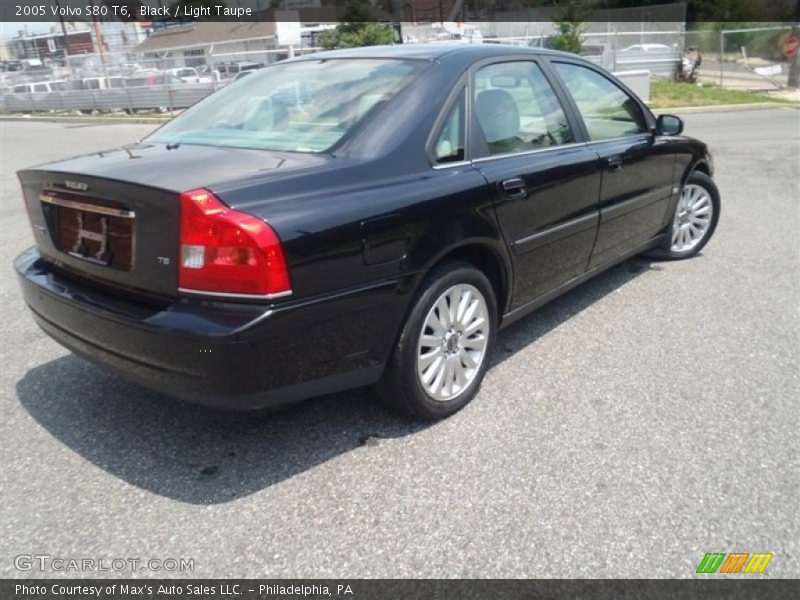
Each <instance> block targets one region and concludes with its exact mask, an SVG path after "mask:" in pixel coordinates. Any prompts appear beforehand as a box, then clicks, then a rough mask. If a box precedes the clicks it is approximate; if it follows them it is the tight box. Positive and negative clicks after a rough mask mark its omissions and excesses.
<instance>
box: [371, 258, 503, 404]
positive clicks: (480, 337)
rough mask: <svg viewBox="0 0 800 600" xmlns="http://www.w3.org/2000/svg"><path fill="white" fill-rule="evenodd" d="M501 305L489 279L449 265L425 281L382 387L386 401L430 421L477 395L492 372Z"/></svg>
mask: <svg viewBox="0 0 800 600" xmlns="http://www.w3.org/2000/svg"><path fill="white" fill-rule="evenodd" d="M496 329H497V301H496V299H495V295H494V290H493V289H492V286H491V284H490V283H489V280H488V279H487V278H486V276H485V275H484V274H483V273H482V272H480V271H479V270H477V269H476V268H475V267H474V266H473V265H471V264H469V263H466V262H460V261H458V262H456V261H449V262H446V263H443V264H441V265H439V266H437V267H436V268H434V269H433V270H432V271H431V272H430V273H428V275H427V276H426V277H425V279H424V281H423V282H422V284H421V285H420V288H419V290H418V291H417V294H416V296H415V299H414V301H413V304H412V308H411V311H410V312H409V314H408V317H407V318H406V322H405V324H404V325H403V329H402V331H401V332H400V338H399V339H398V341H397V345H396V347H395V350H394V353H393V354H392V357H391V358H390V359H389V362H388V364H387V365H386V371H385V372H384V376H383V379H382V380H381V381H380V382H379V383H378V384H377V391H378V393H379V395H380V397H381V399H382V400H383V401H384V402H385V403H387V404H389V405H390V406H392V407H393V408H396V409H398V410H400V411H402V412H404V413H405V414H407V415H409V416H411V417H414V418H417V419H426V420H436V419H443V418H445V417H449V416H450V415H452V414H454V413H456V412H458V411H459V410H461V409H462V408H463V407H464V406H466V405H467V404H468V403H469V402H470V401H471V400H472V399H473V398H474V397H475V395H476V394H477V393H478V390H479V389H480V384H481V381H482V380H483V377H484V375H485V374H486V371H487V369H488V368H489V363H490V361H491V357H492V352H493V350H494V344H495V334H496Z"/></svg>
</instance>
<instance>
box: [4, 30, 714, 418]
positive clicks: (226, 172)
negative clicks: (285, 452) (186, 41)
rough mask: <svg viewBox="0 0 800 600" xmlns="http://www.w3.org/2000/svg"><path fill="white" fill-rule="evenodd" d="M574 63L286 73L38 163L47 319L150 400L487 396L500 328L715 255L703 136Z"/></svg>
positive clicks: (458, 62)
mask: <svg viewBox="0 0 800 600" xmlns="http://www.w3.org/2000/svg"><path fill="white" fill-rule="evenodd" d="M681 131H682V124H681V122H680V120H679V119H678V118H677V117H672V116H662V117H660V118H658V119H656V118H654V117H653V115H652V114H651V112H650V111H649V110H648V109H647V107H646V106H645V105H643V104H642V102H641V101H640V100H639V99H638V98H637V97H636V96H635V95H634V94H632V93H631V92H630V91H629V90H628V89H626V88H625V87H624V86H623V85H621V84H620V83H619V82H618V81H617V80H616V79H614V77H612V76H610V75H609V74H608V73H607V72H605V71H603V70H602V69H600V68H598V67H596V66H594V65H592V64H590V63H587V62H585V61H583V60H581V59H579V58H577V57H575V56H573V55H568V54H563V53H558V52H551V51H541V50H533V49H527V48H526V49H523V48H512V47H503V46H499V45H463V46H457V47H454V46H439V45H437V46H424V45H423V46H409V47H381V48H365V49H356V50H344V51H335V52H328V53H322V54H316V55H311V56H308V57H304V58H300V59H295V60H290V61H286V62H282V63H279V64H276V65H274V66H270V67H268V68H265V69H263V70H262V71H259V72H257V73H254V74H253V75H251V76H250V77H247V78H244V79H242V80H241V81H238V82H235V83H233V84H231V85H229V86H228V87H225V88H223V89H222V90H220V91H219V92H216V93H215V94H213V95H211V96H210V97H208V98H207V99H205V100H203V101H202V102H200V103H199V104H197V105H196V106H194V107H193V108H191V109H189V110H187V111H185V112H184V113H183V114H181V115H180V116H178V117H177V118H175V119H174V120H172V121H171V122H169V123H168V124H166V125H164V126H163V127H161V128H160V129H158V130H157V131H155V132H154V133H153V134H152V135H150V136H149V137H147V138H146V139H144V140H143V141H141V142H138V143H136V144H135V145H132V146H129V147H126V148H122V149H116V150H112V151H108V152H100V153H95V154H91V155H87V156H80V157H76V158H71V159H68V160H63V161H60V162H56V163H52V164H48V165H44V166H41V167H37V168H32V169H27V170H23V171H21V172H20V173H19V178H20V180H21V183H22V188H23V193H24V196H25V202H26V205H27V209H28V212H29V215H30V219H31V222H32V225H33V230H34V236H35V239H36V246H35V247H34V248H31V249H30V250H28V251H26V252H25V253H23V254H22V255H21V256H20V257H19V258H18V259H17V260H16V269H17V272H18V274H19V279H20V282H21V284H22V288H23V290H24V297H25V300H26V302H27V304H28V305H29V306H30V309H31V310H32V311H33V314H34V316H35V318H36V320H37V322H38V323H39V325H40V326H41V327H42V328H43V329H44V330H45V331H46V332H47V333H48V334H49V335H50V336H52V337H53V338H55V339H56V340H57V341H59V342H61V343H62V344H63V345H65V346H66V347H67V348H70V349H71V350H73V351H74V352H75V353H77V354H79V355H81V356H84V357H86V358H88V359H89V360H92V361H94V362H96V363H98V364H100V365H103V366H105V367H108V368H110V369H113V370H115V371H117V372H118V373H120V374H122V375H123V376H126V377H128V378H130V379H132V380H133V381H136V382H139V383H141V384H142V385H144V386H147V387H150V388H153V389H156V390H159V391H162V392H164V393H166V394H170V395H173V396H177V397H180V398H184V399H187V400H190V401H194V402H199V403H203V404H207V405H212V406H218V407H224V408H258V407H263V406H268V405H276V404H281V403H285V402H289V401H293V400H299V399H302V398H306V397H309V396H313V395H318V394H322V393H326V392H330V391H335V390H342V389H346V388H351V387H356V386H362V385H369V384H377V386H376V387H377V389H378V391H379V395H381V396H382V397H383V398H385V399H387V400H388V401H390V402H391V403H392V404H394V405H395V406H397V407H399V408H401V409H403V410H405V411H406V412H407V413H410V414H411V415H413V416H416V417H421V418H428V419H433V418H440V417H444V416H447V415H449V414H452V413H453V412H455V411H457V410H458V409H460V408H461V407H463V406H464V405H465V404H466V403H467V402H469V401H470V399H472V398H473V397H474V396H475V394H476V392H477V390H478V387H479V385H480V382H481V380H482V378H483V376H484V374H485V372H486V369H487V368H488V366H489V362H490V359H491V355H492V350H493V347H494V343H495V335H496V333H497V330H498V328H500V327H503V326H504V325H507V324H508V323H511V322H513V321H514V320H516V319H518V318H519V317H522V316H524V315H525V314H527V313H529V312H530V311H531V310H533V309H535V308H536V307H538V306H540V305H542V304H543V303H544V302H546V301H548V300H550V299H552V298H554V297H555V296H557V295H559V294H560V293H562V292H564V291H566V290H568V289H569V288H571V287H573V286H575V285H577V284H578V283H580V282H582V281H584V280H585V279H587V278H588V277H591V276H592V275H595V274H597V273H599V272H601V271H603V270H604V269H606V268H608V267H610V266H612V265H614V264H615V263H618V262H620V261H622V260H624V259H626V258H628V257H630V256H632V255H635V254H637V253H640V252H643V251H645V250H651V251H655V252H658V253H660V254H661V255H663V256H664V257H665V258H685V257H689V256H692V255H694V254H696V253H697V252H698V251H699V250H700V249H701V248H702V247H703V246H704V244H705V243H706V242H707V241H708V240H709V238H710V237H711V235H712V233H713V231H714V228H715V226H716V223H717V219H718V217H719V213H720V199H719V194H718V192H717V189H716V186H715V185H714V183H713V181H712V179H711V175H712V168H713V167H712V162H711V158H710V156H709V154H708V151H707V148H706V146H705V144H703V143H701V142H698V141H696V140H693V139H690V138H687V137H684V136H682V135H681Z"/></svg>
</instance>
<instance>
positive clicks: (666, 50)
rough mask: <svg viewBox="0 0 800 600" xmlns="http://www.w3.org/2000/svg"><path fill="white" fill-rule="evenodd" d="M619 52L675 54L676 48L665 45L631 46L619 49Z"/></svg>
mask: <svg viewBox="0 0 800 600" xmlns="http://www.w3.org/2000/svg"><path fill="white" fill-rule="evenodd" d="M619 52H648V53H653V54H671V53H675V52H677V48H674V47H672V46H667V45H666V44H633V45H631V46H626V47H625V48H620V49H619Z"/></svg>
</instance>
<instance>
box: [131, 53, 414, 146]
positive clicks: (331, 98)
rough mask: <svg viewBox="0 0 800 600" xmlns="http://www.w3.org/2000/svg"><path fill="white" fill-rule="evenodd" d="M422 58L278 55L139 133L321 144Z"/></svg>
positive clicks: (217, 141)
mask: <svg viewBox="0 0 800 600" xmlns="http://www.w3.org/2000/svg"><path fill="white" fill-rule="evenodd" d="M424 64H425V63H423V62H421V61H405V60H394V59H392V60H378V59H348V60H342V59H339V60H335V59H334V60H330V59H328V60H303V61H297V62H287V63H281V64H278V65H274V66H272V67H268V68H266V69H261V70H259V71H257V72H255V73H253V75H250V76H249V77H244V78H241V79H239V80H238V81H235V82H233V83H231V84H229V85H227V86H226V87H224V88H222V89H221V90H220V91H218V92H216V93H214V94H212V95H211V96H209V97H208V98H206V99H205V100H203V101H202V102H200V103H199V104H197V105H196V106H195V107H193V108H191V109H190V110H187V111H186V112H184V113H183V114H181V115H180V116H178V117H176V118H175V119H173V120H172V121H170V122H169V123H167V124H166V125H164V126H163V127H161V128H160V129H159V130H158V131H156V132H155V133H153V135H151V136H150V137H149V138H147V141H151V142H167V143H181V144H200V145H208V146H231V147H238V148H255V149H263V150H278V151H288V152H324V151H325V150H327V149H329V148H330V147H332V146H333V145H334V144H336V143H337V142H338V141H339V140H340V139H342V137H344V136H345V135H346V134H347V132H348V131H350V130H352V129H353V128H354V127H355V126H356V125H357V124H358V123H359V122H361V121H362V120H363V119H364V118H365V117H366V116H367V114H368V113H372V114H374V113H375V112H377V110H379V108H380V107H381V106H382V105H383V104H385V103H386V102H388V101H389V100H390V99H391V98H392V97H393V96H394V95H395V94H397V92H398V91H399V90H400V89H402V88H403V87H404V86H405V85H407V84H408V82H409V81H410V79H411V77H412V76H413V75H414V74H415V73H417V72H418V71H419V69H420V68H421V67H422V65H424Z"/></svg>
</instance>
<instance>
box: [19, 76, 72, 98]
mask: <svg viewBox="0 0 800 600" xmlns="http://www.w3.org/2000/svg"><path fill="white" fill-rule="evenodd" d="M68 89H70V85H69V81H64V80H63V79H58V80H55V81H37V82H34V83H21V84H19V85H15V86H14V93H15V94H24V93H29V94H30V93H40V92H65V91H67V90H68Z"/></svg>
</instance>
